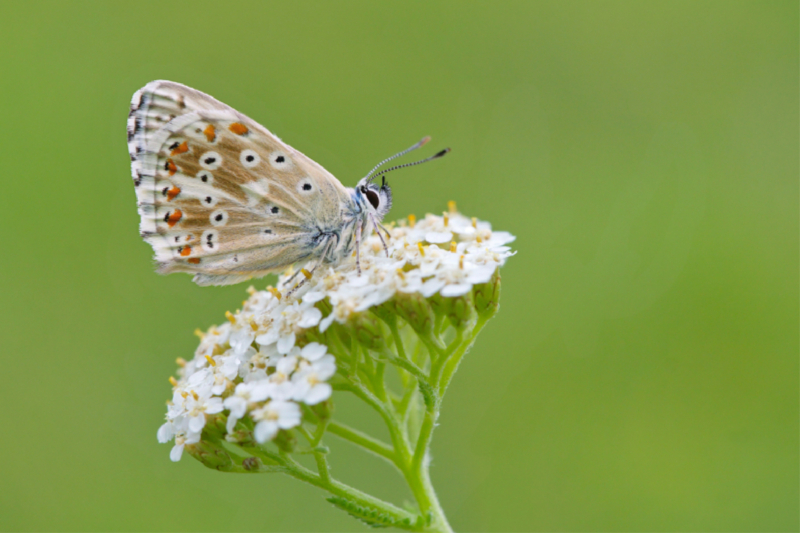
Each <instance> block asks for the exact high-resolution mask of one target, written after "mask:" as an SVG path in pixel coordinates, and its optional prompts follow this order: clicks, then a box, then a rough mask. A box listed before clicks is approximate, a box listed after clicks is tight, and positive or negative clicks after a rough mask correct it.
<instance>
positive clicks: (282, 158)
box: [275, 155, 286, 163]
mask: <svg viewBox="0 0 800 533" xmlns="http://www.w3.org/2000/svg"><path fill="white" fill-rule="evenodd" d="M284 161H286V158H285V157H283V156H282V155H279V156H278V157H276V158H275V162H276V163H283V162H284Z"/></svg>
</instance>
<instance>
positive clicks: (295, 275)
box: [283, 268, 302, 287]
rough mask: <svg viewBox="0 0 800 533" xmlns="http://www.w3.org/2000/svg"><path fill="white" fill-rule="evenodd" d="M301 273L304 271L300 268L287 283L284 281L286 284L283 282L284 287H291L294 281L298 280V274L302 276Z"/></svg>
mask: <svg viewBox="0 0 800 533" xmlns="http://www.w3.org/2000/svg"><path fill="white" fill-rule="evenodd" d="M300 272H302V270H301V269H299V268H298V269H297V270H296V271H295V273H294V274H292V275H291V276H289V279H287V280H286V281H284V282H283V286H284V287H288V286H289V285H291V283H292V280H294V278H296V277H297V275H298V274H300Z"/></svg>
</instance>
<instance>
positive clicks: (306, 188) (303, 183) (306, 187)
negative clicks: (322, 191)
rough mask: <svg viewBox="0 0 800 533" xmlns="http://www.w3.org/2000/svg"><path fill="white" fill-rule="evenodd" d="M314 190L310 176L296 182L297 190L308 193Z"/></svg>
mask: <svg viewBox="0 0 800 533" xmlns="http://www.w3.org/2000/svg"><path fill="white" fill-rule="evenodd" d="M313 190H314V185H313V183H312V181H311V179H310V178H305V179H302V180H300V181H299V182H297V192H299V193H300V194H304V195H308V194H311V192H312V191H313Z"/></svg>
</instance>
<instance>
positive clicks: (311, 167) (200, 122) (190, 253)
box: [128, 81, 449, 285]
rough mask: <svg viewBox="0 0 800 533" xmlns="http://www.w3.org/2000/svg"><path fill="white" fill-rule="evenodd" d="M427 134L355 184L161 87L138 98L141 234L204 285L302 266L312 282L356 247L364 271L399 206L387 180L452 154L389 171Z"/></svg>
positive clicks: (232, 115)
mask: <svg viewBox="0 0 800 533" xmlns="http://www.w3.org/2000/svg"><path fill="white" fill-rule="evenodd" d="M429 139H430V138H429V137H426V138H424V139H422V140H421V141H420V142H418V143H416V144H415V145H413V146H411V147H410V148H408V149H406V150H403V151H402V152H400V153H398V154H395V155H394V156H392V157H390V158H387V159H385V160H384V161H382V162H381V163H379V164H378V165H376V166H375V167H374V168H373V169H372V170H371V171H370V172H369V173H367V175H366V176H365V177H364V178H362V179H361V180H360V181H359V182H358V184H357V185H356V187H355V188H346V187H344V186H343V185H342V184H341V183H340V182H339V180H337V179H336V178H335V177H334V176H333V175H332V174H331V173H329V172H328V171H326V170H325V169H324V168H322V166H320V165H319V164H317V163H316V162H314V161H312V160H311V159H309V158H308V157H306V156H305V155H303V154H302V153H300V152H298V151H297V150H295V149H293V148H292V147H291V146H289V145H288V144H286V143H284V142H283V141H281V140H280V139H279V138H278V137H277V136H275V135H274V134H272V133H270V132H269V131H268V130H267V129H266V128H264V127H263V126H262V125H261V124H258V123H257V122H255V121H254V120H252V119H250V118H248V117H247V116H245V115H243V114H241V113H239V112H238V111H236V110H235V109H233V108H231V107H229V106H227V105H225V104H223V103H221V102H219V101H217V100H215V99H214V98H212V97H211V96H209V95H207V94H205V93H202V92H200V91H197V90H195V89H192V88H190V87H187V86H185V85H181V84H179V83H175V82H171V81H153V82H151V83H148V84H147V85H145V86H144V87H143V88H142V89H140V90H139V91H137V92H136V93H135V94H134V95H133V99H132V101H131V111H130V115H129V117H128V150H129V152H130V157H131V173H132V176H133V183H134V186H135V187H136V197H137V200H138V206H139V214H140V216H141V224H140V227H139V228H140V233H141V236H142V237H143V238H144V240H145V241H147V242H148V243H149V244H150V245H151V246H152V247H153V250H154V252H155V260H156V263H157V269H158V272H160V273H162V274H170V273H172V272H187V273H191V274H194V278H193V281H194V282H195V283H197V284H198V285H229V284H232V283H238V282H241V281H245V280H248V279H251V278H256V277H261V276H264V275H266V274H269V273H272V272H278V271H281V270H284V269H286V268H287V267H289V266H291V265H303V264H305V265H308V266H310V267H311V268H310V271H309V270H307V269H303V270H302V271H303V272H304V274H306V277H310V275H311V274H313V272H314V270H315V269H316V268H317V267H318V266H319V265H320V264H324V263H338V262H340V261H342V260H343V259H344V258H346V257H349V256H351V255H352V254H353V252H354V251H355V253H356V262H357V264H358V249H359V246H360V242H361V239H362V234H365V233H366V232H369V231H376V232H377V233H378V235H381V233H380V230H381V229H383V227H382V226H381V221H382V220H383V217H384V216H385V215H386V213H387V212H388V211H389V209H390V208H391V205H392V191H391V189H390V188H389V185H388V184H387V183H386V180H385V177H384V175H385V174H386V173H387V172H389V171H392V170H395V169H398V168H402V167H407V166H411V165H416V164H419V163H423V162H425V161H430V160H432V159H436V158H439V157H441V156H443V155H445V154H446V153H447V152H448V151H449V148H448V149H445V150H442V151H440V152H438V153H436V154H435V155H433V156H431V157H428V158H426V159H423V160H421V161H415V162H413V163H406V164H404V165H398V166H394V167H390V168H384V169H381V167H382V166H383V165H384V164H385V163H387V162H389V161H391V160H393V159H395V158H397V157H400V156H402V155H405V154H407V153H408V152H410V151H412V150H414V149H416V148H419V147H421V146H422V145H424V144H425V143H426V142H428V140H429ZM378 177H381V184H380V185H378V184H377V182H375V180H376V179H377V178H378ZM384 231H385V229H384ZM387 234H388V232H387ZM381 239H382V240H383V237H382V236H381ZM384 247H385V243H384ZM359 268H360V267H359ZM298 272H299V271H298ZM302 281H304V280H301V283H302Z"/></svg>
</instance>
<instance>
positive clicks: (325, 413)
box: [311, 398, 333, 420]
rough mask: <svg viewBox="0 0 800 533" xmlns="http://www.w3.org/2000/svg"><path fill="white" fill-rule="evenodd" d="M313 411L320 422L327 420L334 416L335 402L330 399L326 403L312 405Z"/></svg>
mask: <svg viewBox="0 0 800 533" xmlns="http://www.w3.org/2000/svg"><path fill="white" fill-rule="evenodd" d="M311 411H312V412H313V413H314V414H315V415H317V417H319V419H320V420H327V419H329V418H330V417H331V416H333V400H331V399H330V398H328V399H327V400H325V401H324V402H320V403H318V404H316V405H312V406H311Z"/></svg>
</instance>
